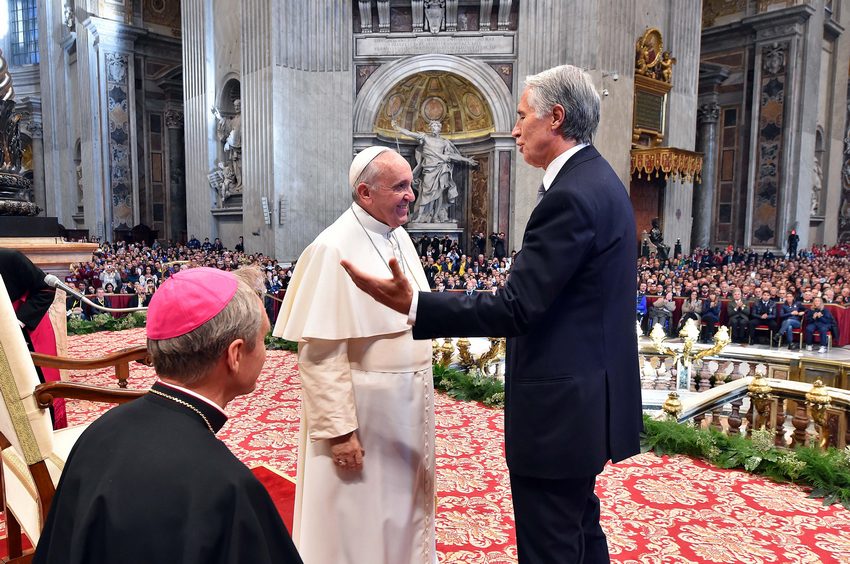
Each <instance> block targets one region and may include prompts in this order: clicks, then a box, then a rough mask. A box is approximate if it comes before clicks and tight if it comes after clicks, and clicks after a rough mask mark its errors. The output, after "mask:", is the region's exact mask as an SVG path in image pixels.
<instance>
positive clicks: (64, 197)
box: [38, 2, 77, 227]
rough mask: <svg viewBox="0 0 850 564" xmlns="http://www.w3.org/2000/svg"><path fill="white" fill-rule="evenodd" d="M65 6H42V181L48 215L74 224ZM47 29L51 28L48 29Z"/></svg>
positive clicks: (74, 189)
mask: <svg viewBox="0 0 850 564" xmlns="http://www.w3.org/2000/svg"><path fill="white" fill-rule="evenodd" d="M62 20H63V14H62V5H61V4H60V3H58V2H43V3H41V4H40V5H39V6H38V29H39V30H41V31H42V32H41V33H39V34H38V43H39V46H38V52H39V65H38V67H39V68H38V71H39V80H40V83H41V99H42V114H41V121H40V125H41V129H42V132H43V136H42V137H41V138H40V141H41V143H42V151H41V157H42V159H43V163H42V171H43V178H42V183H43V185H44V186H45V191H44V198H45V201H44V205H43V206H42V207H43V208H44V209H45V213H46V214H47V215H48V216H55V217H58V218H59V222H60V223H62V224H63V225H65V226H68V227H72V226H74V222H73V220H72V218H71V215H72V214H73V213H74V212H75V211H76V194H77V188H76V181H75V180H74V179H75V175H74V174H73V166H74V165H73V162H72V160H71V154H70V153H71V150H70V149H69V147H68V138H69V137H70V133H69V130H70V128H71V127H72V126H71V121H70V120H69V119H68V103H67V93H68V78H69V76H68V68H67V63H66V58H65V55H66V53H65V49H64V48H63V41H64V42H66V43H67V42H68V41H69V40H70V35H69V32H68V28H67V27H66V26H65V25H64V23H63V21H62ZM71 21H72V23H74V20H73V18H71ZM46 30H51V31H52V33H51V32H47V31H46Z"/></svg>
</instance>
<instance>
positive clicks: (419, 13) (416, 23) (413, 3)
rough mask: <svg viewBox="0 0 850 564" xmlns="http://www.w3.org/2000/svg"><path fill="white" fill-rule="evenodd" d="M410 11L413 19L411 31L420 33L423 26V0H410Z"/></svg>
mask: <svg viewBox="0 0 850 564" xmlns="http://www.w3.org/2000/svg"><path fill="white" fill-rule="evenodd" d="M410 11H411V18H412V21H413V33H422V30H423V29H424V26H425V3H424V0H410Z"/></svg>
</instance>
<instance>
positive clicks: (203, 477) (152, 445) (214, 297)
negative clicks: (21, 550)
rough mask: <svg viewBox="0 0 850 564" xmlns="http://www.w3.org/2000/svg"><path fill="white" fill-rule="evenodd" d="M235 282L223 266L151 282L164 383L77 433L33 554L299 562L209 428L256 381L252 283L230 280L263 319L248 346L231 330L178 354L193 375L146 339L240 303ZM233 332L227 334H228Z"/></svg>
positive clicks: (208, 563)
mask: <svg viewBox="0 0 850 564" xmlns="http://www.w3.org/2000/svg"><path fill="white" fill-rule="evenodd" d="M259 276H260V275H259V273H257V281H260V284H262V282H261V278H260V277H259ZM236 280H237V279H236V277H235V276H234V275H233V274H231V273H229V272H224V271H220V270H215V269H210V268H196V269H191V270H187V271H185V272H180V273H178V274H175V275H174V276H173V277H171V278H170V279H169V280H168V281H166V282H165V283H164V284H163V286H162V287H161V288H160V290H159V291H157V293H156V295H155V296H154V298H153V299H152V301H151V306H150V309H149V310H148V327H147V333H148V339H149V340H148V347H149V350H151V352H152V357H153V361H154V366H155V367H156V368H157V373H158V374H159V376H160V378H161V381H159V382H157V383H156V384H154V386H153V387H152V388H151V390H150V391H149V393H148V394H147V395H145V396H143V397H142V398H140V399H137V400H135V401H133V402H130V403H128V404H125V405H122V406H120V407H116V408H115V409H112V410H111V411H109V412H107V413H106V414H105V415H103V416H102V417H101V418H99V419H98V420H96V421H95V422H94V423H92V424H91V426H89V428H88V429H86V430H85V432H83V434H82V435H81V436H80V438H79V439H78V441H77V443H76V444H75V445H74V448H73V450H72V451H71V453H70V455H69V457H68V461H67V463H66V465H65V469H64V471H63V473H62V477H61V479H60V481H59V485H58V487H57V490H56V495H55V497H54V498H53V503H52V505H51V508H50V513H49V515H48V518H47V522H46V523H45V525H44V529H43V532H42V536H41V538H40V539H39V543H38V547H37V549H36V554H35V559H34V562H35V563H46V562H52V563H55V562H62V563H70V564H101V563H102V564H107V563H110V564H112V563H119V562H120V563H122V564H127V563H136V562H138V563H140V564H141V563H145V564H148V563H169V564H171V563H183V564H215V563H231V562H245V563H251V564H263V563H269V564H271V563H274V564H289V563H298V564H300V563H301V558H300V557H299V556H298V552H297V551H296V549H295V546H294V545H293V543H292V540H291V538H290V537H289V534H288V533H287V531H286V527H285V526H284V524H283V521H282V520H281V518H280V515H279V514H278V512H277V509H276V508H275V505H274V503H273V502H272V500H271V498H270V497H269V494H268V493H267V491H266V490H265V488H264V487H263V485H262V484H261V483H260V482H259V481H258V480H257V479H256V478H255V477H254V475H253V474H252V473H251V471H250V470H249V469H248V468H247V467H246V466H245V465H243V464H242V463H241V462H240V461H239V460H238V459H237V458H236V457H235V456H234V455H233V454H232V453H231V452H230V451H229V450H228V448H227V447H226V446H225V445H224V443H222V442H221V441H220V440H219V439H217V438H216V436H215V433H216V432H218V430H219V429H221V427H222V425H224V423H225V421H226V420H227V416H226V415H225V413H224V411H223V409H222V408H223V407H224V405H225V404H226V403H227V401H229V400H230V399H232V398H233V397H235V396H236V395H243V394H245V393H248V392H250V391H251V390H252V389H253V387H254V383H255V382H256V378H257V376H258V375H259V372H260V369H261V368H262V364H263V361H264V360H265V350H264V349H263V336H264V335H265V333H267V332H268V329H269V323H268V319H267V318H266V316H265V314H264V313H263V312H262V303H261V302H260V300H259V299H258V298H257V296H256V294H255V293H254V290H253V289H251V288H250V287H249V286H248V285H247V284H245V282H238V286H240V288H238V290H239V291H247V292H248V294H247V296H248V297H247V298H245V297H244V295H243V297H242V298H241V299H243V300H246V299H247V300H251V301H252V302H251V303H255V305H256V309H257V312H256V314H257V319H258V320H260V321H259V322H258V323H257V326H258V328H257V330H256V336H254V337H252V338H253V339H254V345H255V346H254V347H253V349H246V348H245V342H246V341H247V340H246V339H245V338H242V339H241V341H240V340H239V339H238V338H237V340H233V341H230V340H226V341H222V342H223V343H224V344H226V345H227V343H229V345H227V347H226V348H225V350H224V352H223V353H220V354H219V355H218V356H215V354H214V352H212V351H205V350H192V351H190V352H189V353H188V354H184V355H181V358H185V357H186V356H189V357H193V358H195V359H196V360H197V362H198V363H199V365H200V363H204V364H203V370H199V371H198V373H199V374H203V376H201V377H200V378H199V379H193V376H194V374H188V375H187V374H182V375H179V377H178V375H175V374H170V373H168V372H167V370H166V368H167V367H169V366H174V364H161V359H162V358H163V357H165V356H167V354H168V353H167V351H168V349H165V348H162V349H157V348H156V346H157V345H156V342H153V341H157V342H158V341H159V340H168V341H171V342H172V343H173V342H177V341H178V340H179V339H178V338H179V337H181V336H184V335H186V334H187V333H191V332H192V331H193V330H195V329H197V328H198V327H199V326H200V325H204V324H205V323H208V321H207V320H209V319H211V318H212V319H216V318H217V317H218V316H219V315H225V314H224V313H223V310H224V308H226V306H227V304H228V303H229V302H230V301H236V297H234V294H235V292H236V291H237V282H236ZM241 287H244V288H241ZM237 297H238V296H237ZM233 315H235V316H236V317H238V316H239V315H240V314H239V313H237V314H233ZM242 315H243V317H244V314H242ZM209 323H212V321H209ZM228 323H230V324H232V323H233V316H231V317H230V318H227V319H226V320H225V322H224V325H225V326H226V325H228ZM175 327H176V328H175ZM218 334H219V335H220V334H221V333H220V331H219V332H218ZM213 335H216V333H213ZM225 335H227V334H226V333H225ZM230 335H231V336H230V337H227V339H233V337H232V334H230ZM219 340H220V341H221V340H222V338H221V337H219ZM240 342H241V343H242V344H241V345H239V344H238V343H240ZM152 346H153V347H154V348H153V349H152V348H151V347H152ZM172 346H173V345H172ZM195 346H197V347H200V348H203V347H205V346H210V347H213V348H214V347H215V344H209V343H206V342H201V343H197V344H196V345H195ZM240 347H241V348H240ZM218 350H219V351H220V350H221V349H220V348H219V349H218ZM157 351H158V352H157ZM163 351H166V352H163ZM173 356H174V355H172V357H173ZM204 357H209V358H207V359H206V360H204ZM210 359H212V360H210ZM171 362H172V363H173V362H174V359H173V358H172V359H171ZM163 380H164V381H163ZM222 397H223V398H224V399H223V400H220V401H215V402H214V401H212V400H213V399H214V398H222Z"/></svg>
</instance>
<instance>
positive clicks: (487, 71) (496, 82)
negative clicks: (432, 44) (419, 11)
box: [354, 54, 515, 135]
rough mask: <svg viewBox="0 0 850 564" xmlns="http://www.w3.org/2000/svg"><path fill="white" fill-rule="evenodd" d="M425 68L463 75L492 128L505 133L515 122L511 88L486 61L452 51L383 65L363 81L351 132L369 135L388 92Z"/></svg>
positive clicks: (372, 130) (355, 105) (422, 71)
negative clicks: (485, 109)
mask: <svg viewBox="0 0 850 564" xmlns="http://www.w3.org/2000/svg"><path fill="white" fill-rule="evenodd" d="M424 72H445V73H451V74H453V75H457V76H460V77H463V78H464V79H465V80H466V81H468V82H469V83H470V84H471V85H472V86H474V87H475V89H477V90H478V92H480V94H481V98H482V99H483V101H484V102H485V103H486V105H487V107H488V108H489V110H490V112H491V115H492V121H493V129H494V130H495V132H496V133H507V132H509V131H510V130H511V129H512V128H513V124H514V110H515V108H514V102H513V98H512V96H511V92H510V90H508V87H507V86H506V85H505V83H504V81H503V80H502V79H501V78H499V75H498V74H497V73H496V71H495V70H493V69H492V68H491V67H490V66H489V65H486V64H484V63H480V62H477V61H473V60H470V59H465V58H463V57H456V56H454V55H440V54H429V55H417V56H415V57H409V58H406V59H399V60H397V61H393V62H391V63H388V64H386V65H382V66H381V67H380V68H379V69H378V70H376V71H375V72H374V74H372V76H370V77H369V80H367V81H366V83H365V84H364V85H363V88H362V89H361V91H360V94H359V95H358V96H357V100H356V101H355V102H354V134H355V135H358V134H365V135H371V134H373V133H374V127H375V125H376V122H377V118H378V112H379V111H380V109H381V107H382V105H383V104H384V103H385V100H386V97H387V95H388V94H389V93H390V92H391V91H392V89H393V88H394V87H395V86H396V85H397V84H399V83H401V82H402V81H403V80H404V79H406V78H408V77H410V76H411V75H416V74H419V73H424Z"/></svg>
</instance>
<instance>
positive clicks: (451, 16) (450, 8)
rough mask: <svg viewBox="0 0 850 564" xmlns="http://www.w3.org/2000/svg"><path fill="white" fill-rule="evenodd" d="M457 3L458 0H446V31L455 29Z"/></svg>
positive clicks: (450, 31)
mask: <svg viewBox="0 0 850 564" xmlns="http://www.w3.org/2000/svg"><path fill="white" fill-rule="evenodd" d="M457 3H458V0H446V32H447V33H454V32H456V31H457Z"/></svg>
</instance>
